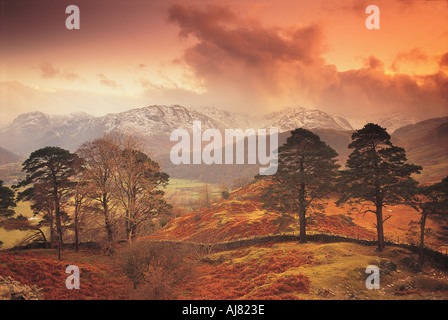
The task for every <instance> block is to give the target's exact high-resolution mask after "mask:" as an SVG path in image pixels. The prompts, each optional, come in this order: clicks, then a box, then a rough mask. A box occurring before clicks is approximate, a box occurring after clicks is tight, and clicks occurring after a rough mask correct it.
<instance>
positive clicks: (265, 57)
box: [169, 4, 335, 111]
mask: <svg viewBox="0 0 448 320" xmlns="http://www.w3.org/2000/svg"><path fill="white" fill-rule="evenodd" d="M169 20H170V21H171V22H173V23H176V24H177V25H178V26H179V27H180V31H179V35H180V36H181V37H188V36H193V37H194V38H195V39H197V41H198V42H197V43H196V44H195V45H194V46H192V47H190V48H188V49H187V50H186V51H185V53H184V57H183V58H184V61H185V62H186V64H187V65H189V66H190V67H191V68H192V69H193V70H194V72H195V75H196V76H197V77H199V78H200V79H202V80H203V81H204V86H205V88H206V89H207V91H208V93H209V94H210V95H215V96H222V95H223V92H224V91H227V99H228V106H229V107H230V108H232V105H233V107H234V108H235V109H241V107H245V108H246V109H249V110H248V111H254V109H260V108H263V109H265V110H266V109H269V108H270V109H275V108H277V107H278V104H303V103H310V102H311V101H312V100H313V98H315V97H314V92H315V89H318V88H321V86H322V85H324V86H326V84H325V82H326V81H328V80H331V79H332V78H333V77H334V75H335V69H334V67H329V66H325V65H324V61H323V59H322V57H321V55H322V53H323V52H324V51H325V44H324V37H323V34H322V31H321V29H320V28H319V27H318V26H317V25H308V26H303V27H295V28H279V27H272V28H267V27H264V26H262V25H261V24H260V23H259V22H257V21H254V20H243V19H241V18H239V17H237V16H236V15H235V14H234V13H233V12H232V11H230V10H229V9H227V8H225V7H218V6H208V7H206V8H204V9H203V8H198V7H194V6H185V5H181V4H177V5H174V6H172V7H171V8H170V10H169ZM324 78H325V79H326V81H323V80H324ZM299 98H300V99H299ZM251 109H252V110H251Z"/></svg>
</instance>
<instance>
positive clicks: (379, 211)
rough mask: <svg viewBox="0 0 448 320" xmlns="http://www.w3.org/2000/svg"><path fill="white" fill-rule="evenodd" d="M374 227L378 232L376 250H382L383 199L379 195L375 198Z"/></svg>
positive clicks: (383, 244)
mask: <svg viewBox="0 0 448 320" xmlns="http://www.w3.org/2000/svg"><path fill="white" fill-rule="evenodd" d="M376 229H377V232H378V251H383V249H384V246H385V243H384V231H383V201H382V199H381V197H378V198H377V203H376Z"/></svg>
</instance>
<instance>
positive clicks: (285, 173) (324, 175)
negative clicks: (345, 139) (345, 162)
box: [262, 128, 339, 242]
mask: <svg viewBox="0 0 448 320" xmlns="http://www.w3.org/2000/svg"><path fill="white" fill-rule="evenodd" d="M336 157H337V153H336V151H335V150H333V149H332V148H331V147H329V146H328V145H327V144H326V143H325V142H323V141H321V140H320V138H319V136H318V135H316V134H314V133H312V132H311V131H309V130H305V129H301V128H299V129H296V130H294V131H292V132H291V136H290V137H289V138H288V139H287V141H286V143H285V144H284V145H283V146H281V147H280V148H279V150H278V170H277V173H276V174H275V175H273V176H272V178H271V182H272V183H271V184H270V185H269V186H268V187H267V188H266V191H265V194H264V195H263V197H262V199H264V207H265V208H271V209H275V210H277V211H280V212H286V213H291V212H294V213H296V214H298V216H299V223H300V240H299V241H300V242H306V215H307V213H308V211H309V209H310V208H312V207H316V206H317V204H316V203H315V200H321V199H322V198H324V197H325V196H326V195H328V194H329V193H330V192H331V191H332V190H333V185H334V183H335V181H336V177H337V169H338V168H339V165H338V164H336Z"/></svg>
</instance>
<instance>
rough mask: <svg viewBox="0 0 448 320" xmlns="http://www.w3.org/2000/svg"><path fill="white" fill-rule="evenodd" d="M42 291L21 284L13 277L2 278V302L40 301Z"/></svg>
mask: <svg viewBox="0 0 448 320" xmlns="http://www.w3.org/2000/svg"><path fill="white" fill-rule="evenodd" d="M39 299H41V294H40V289H39V288H37V287H36V286H33V287H29V286H27V285H24V284H21V283H20V282H18V281H16V280H14V279H13V278H11V277H0V300H39Z"/></svg>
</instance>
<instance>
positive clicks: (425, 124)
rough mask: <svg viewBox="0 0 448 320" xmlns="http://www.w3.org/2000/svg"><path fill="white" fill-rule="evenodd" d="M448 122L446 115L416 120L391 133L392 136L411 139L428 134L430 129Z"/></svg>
mask: <svg viewBox="0 0 448 320" xmlns="http://www.w3.org/2000/svg"><path fill="white" fill-rule="evenodd" d="M445 122H448V117H443V118H433V119H428V120H425V121H421V122H418V123H416V124H410V125H406V126H404V127H401V128H399V129H397V130H395V132H394V133H393V134H392V136H393V137H394V138H399V139H402V140H407V141H412V140H416V139H419V138H422V137H423V136H425V135H426V134H428V133H429V132H430V131H431V130H433V129H435V128H437V127H438V126H440V125H441V124H444V123H445Z"/></svg>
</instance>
